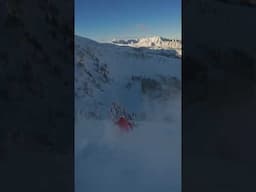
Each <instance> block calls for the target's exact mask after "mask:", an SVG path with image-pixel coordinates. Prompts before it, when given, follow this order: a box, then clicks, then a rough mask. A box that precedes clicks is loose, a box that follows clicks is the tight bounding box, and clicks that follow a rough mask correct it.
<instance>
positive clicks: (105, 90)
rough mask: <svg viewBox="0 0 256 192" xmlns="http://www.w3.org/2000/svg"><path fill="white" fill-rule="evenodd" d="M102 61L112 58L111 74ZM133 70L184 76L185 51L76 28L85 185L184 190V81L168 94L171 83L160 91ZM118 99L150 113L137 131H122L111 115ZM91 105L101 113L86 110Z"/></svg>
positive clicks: (80, 171) (80, 179)
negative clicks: (101, 38) (181, 54)
mask: <svg viewBox="0 0 256 192" xmlns="http://www.w3.org/2000/svg"><path fill="white" fill-rule="evenodd" d="M163 53H164V54H163ZM97 66H106V68H107V71H109V72H108V73H105V72H104V75H105V76H107V79H108V80H106V81H105V80H104V75H103V73H101V72H99V71H98V70H97ZM89 74H90V75H89ZM133 76H134V77H136V76H137V77H141V78H146V79H147V78H150V79H154V80H155V81H156V82H159V83H162V81H163V80H161V79H162V78H175V79H176V80H177V81H178V82H179V83H180V81H181V59H180V58H178V57H177V55H176V52H175V51H172V50H165V52H162V51H161V50H152V49H147V48H143V49H140V48H133V47H130V46H117V45H114V44H107V43H105V44H103V43H97V42H95V41H92V40H89V39H86V38H83V37H78V36H75V93H76V98H75V178H76V179H75V186H76V191H77V192H80V191H81V192H82V191H88V192H94V191H95V192H96V191H97V192H98V191H112V192H117V191H122V192H126V191H127V192H128V191H129V192H130V191H134V192H137V191H138V192H139V191H148V192H151V191H152V192H153V191H161V192H165V191H166V192H167V191H173V192H178V191H181V91H180V88H177V87H175V83H172V81H170V82H171V85H169V84H168V86H167V87H168V91H170V92H171V93H170V94H169V92H168V94H169V95H167V99H166V98H165V99H164V96H165V92H164V91H163V90H164V89H163V90H161V91H160V97H159V98H154V99H152V98H151V97H150V96H149V94H148V93H146V94H145V93H143V92H142V89H141V81H140V80H137V81H135V80H134V81H133V80H131V79H132V77H133ZM128 83H130V85H131V87H130V88H127V87H126V85H127V84H128ZM85 84H86V88H84V85H85ZM99 87H100V88H99ZM163 87H164V86H163ZM87 91H88V92H87ZM89 92H90V93H89ZM153 92H154V93H157V91H156V90H153ZM113 101H114V102H117V103H119V104H121V105H122V106H123V107H125V109H126V110H127V111H128V112H135V113H136V114H140V113H144V114H145V118H138V119H137V120H136V123H137V127H135V128H134V130H133V131H132V132H129V133H124V132H120V130H119V129H118V127H116V126H115V125H114V124H113V122H112V121H111V119H110V115H109V109H110V107H111V103H112V102H113ZM91 113H95V114H96V115H95V116H96V117H94V116H91V115H87V116H86V115H85V114H91Z"/></svg>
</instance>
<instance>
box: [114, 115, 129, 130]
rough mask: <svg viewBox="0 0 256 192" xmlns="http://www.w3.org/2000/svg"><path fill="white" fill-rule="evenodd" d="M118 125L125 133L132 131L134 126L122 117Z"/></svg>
mask: <svg viewBox="0 0 256 192" xmlns="http://www.w3.org/2000/svg"><path fill="white" fill-rule="evenodd" d="M116 124H117V125H118V126H119V127H120V128H121V129H123V130H125V131H128V130H129V129H132V124H131V123H130V122H129V121H128V120H127V119H125V118H124V117H120V118H119V120H118V121H117V122H116Z"/></svg>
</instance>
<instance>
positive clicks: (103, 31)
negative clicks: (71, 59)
mask: <svg viewBox="0 0 256 192" xmlns="http://www.w3.org/2000/svg"><path fill="white" fill-rule="evenodd" d="M75 34H76V35H80V36H83V37H87V38H90V39H93V40H96V41H103V42H104V41H111V40H112V39H114V38H115V39H133V38H141V37H151V36H162V37H166V38H178V39H181V0H75Z"/></svg>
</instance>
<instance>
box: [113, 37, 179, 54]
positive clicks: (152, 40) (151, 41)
mask: <svg viewBox="0 0 256 192" xmlns="http://www.w3.org/2000/svg"><path fill="white" fill-rule="evenodd" d="M112 43H114V44H117V45H127V46H131V47H147V48H152V49H159V48H161V49H174V50H178V51H179V50H180V49H181V47H182V44H181V41H180V40H177V39H167V38H163V37H160V36H153V37H149V38H140V39H136V40H132V39H131V40H127V41H125V40H114V41H112ZM179 53H180V51H179Z"/></svg>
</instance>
